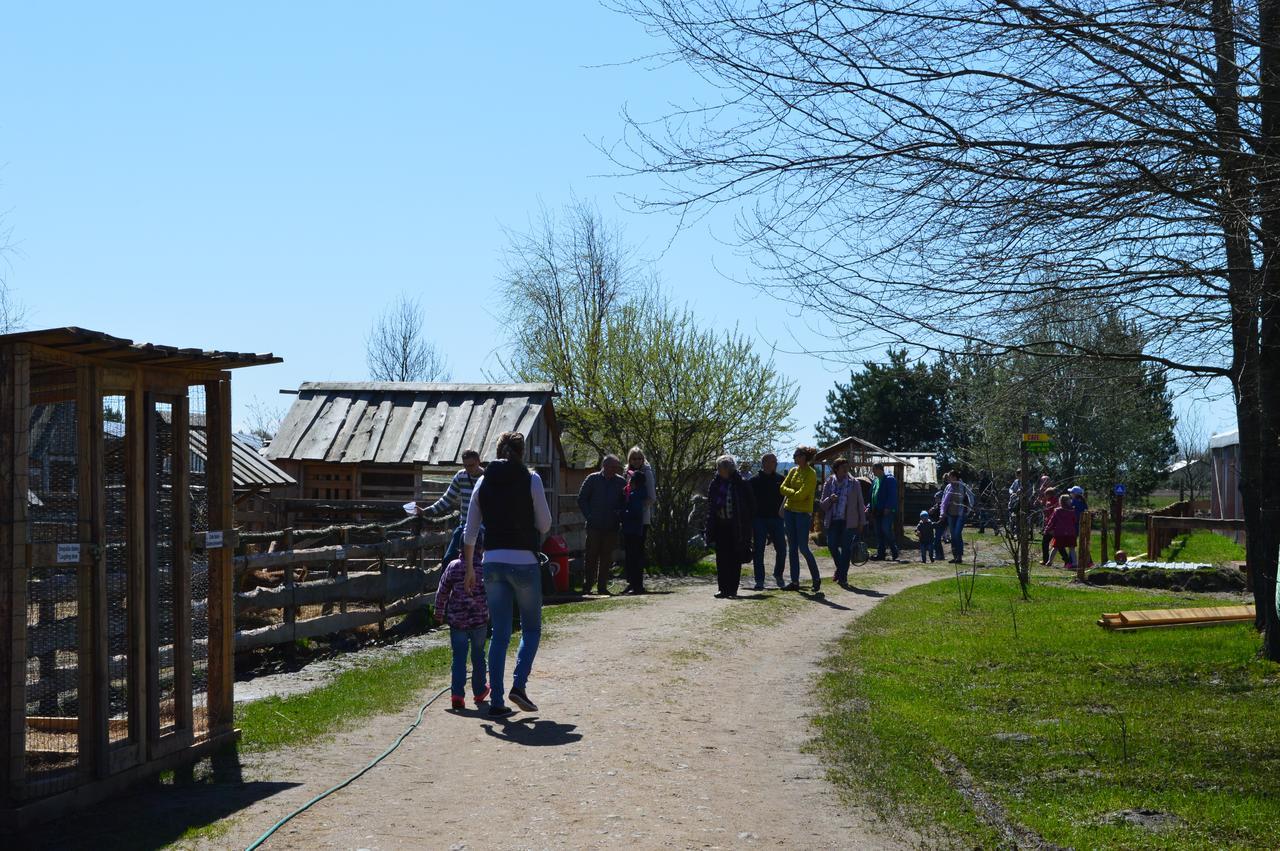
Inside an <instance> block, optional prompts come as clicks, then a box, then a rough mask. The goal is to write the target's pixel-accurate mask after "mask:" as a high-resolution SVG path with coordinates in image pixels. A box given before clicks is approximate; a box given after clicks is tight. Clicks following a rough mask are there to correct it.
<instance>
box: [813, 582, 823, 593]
mask: <svg viewBox="0 0 1280 851" xmlns="http://www.w3.org/2000/svg"><path fill="white" fill-rule="evenodd" d="M813 593H814V594H821V593H822V583H821V582H815V583H813Z"/></svg>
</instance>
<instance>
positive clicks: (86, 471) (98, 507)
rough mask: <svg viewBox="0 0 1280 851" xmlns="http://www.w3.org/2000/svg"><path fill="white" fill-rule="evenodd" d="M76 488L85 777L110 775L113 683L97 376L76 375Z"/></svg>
mask: <svg viewBox="0 0 1280 851" xmlns="http://www.w3.org/2000/svg"><path fill="white" fill-rule="evenodd" d="M76 424H77V428H78V432H77V435H76V472H77V481H76V486H77V488H78V489H79V506H78V513H79V515H80V519H79V524H78V526H77V528H78V530H79V531H78V537H79V539H80V546H81V547H82V548H86V547H87V548H88V549H89V552H88V553H84V552H82V553H81V561H80V602H79V612H80V654H79V656H80V662H79V664H80V729H79V732H80V735H79V749H80V767H81V771H82V772H84V773H86V774H92V776H95V777H106V776H107V774H109V773H110V770H111V765H110V755H109V740H108V736H107V717H108V715H109V714H110V713H109V707H110V697H109V695H110V683H109V682H108V674H107V657H108V656H110V654H111V649H110V642H109V640H108V636H107V553H106V550H105V549H104V548H103V544H104V543H105V541H106V511H105V504H104V494H103V484H102V482H103V479H102V399H101V398H100V397H99V395H98V371H97V369H96V368H94V367H79V368H78V369H77V370H76Z"/></svg>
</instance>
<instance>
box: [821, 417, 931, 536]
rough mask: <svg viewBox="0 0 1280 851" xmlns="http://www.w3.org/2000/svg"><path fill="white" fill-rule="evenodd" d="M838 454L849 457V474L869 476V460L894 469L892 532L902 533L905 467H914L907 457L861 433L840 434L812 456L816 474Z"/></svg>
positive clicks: (900, 534) (823, 472)
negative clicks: (895, 487) (895, 503)
mask: <svg viewBox="0 0 1280 851" xmlns="http://www.w3.org/2000/svg"><path fill="white" fill-rule="evenodd" d="M837 458H847V459H848V460H849V474H850V475H852V476H867V477H870V476H871V465H872V464H884V465H885V466H886V467H891V468H892V469H893V477H894V478H895V479H897V480H898V514H897V518H896V519H895V521H894V527H893V533H894V534H895V535H897V536H898V538H901V537H902V533H903V524H902V519H903V518H902V511H903V508H904V507H905V505H906V495H907V487H906V485H907V481H906V471H907V467H914V466H915V465H914V464H912V463H911V462H910V461H908V460H906V459H905V458H901V457H899V456H897V455H894V454H893V453H892V452H890V451H889V450H887V449H881V448H880V447H879V446H876V445H875V444H874V443H871V442H870V441H866V440H863V439H862V438H860V437H854V436H852V435H851V436H849V437H842V438H840V439H839V440H837V441H836V442H835V443H833V444H831V445H830V446H824V447H823V448H822V449H819V450H818V454H817V455H815V456H814V458H813V463H814V465H815V466H818V467H819V468H820V472H819V478H820V479H821V478H822V477H824V476H825V474H826V472H827V469H826V468H827V465H828V464H830V463H831V462H832V461H834V460H835V459H837Z"/></svg>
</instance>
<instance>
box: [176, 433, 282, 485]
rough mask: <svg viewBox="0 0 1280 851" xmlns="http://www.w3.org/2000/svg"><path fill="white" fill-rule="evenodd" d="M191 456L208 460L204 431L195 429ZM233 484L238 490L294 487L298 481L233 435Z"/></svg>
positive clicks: (192, 435)
mask: <svg viewBox="0 0 1280 851" xmlns="http://www.w3.org/2000/svg"><path fill="white" fill-rule="evenodd" d="M188 434H190V435H191V454H193V455H196V456H199V457H200V458H201V459H202V460H203V459H205V458H207V457H208V455H207V454H206V453H207V452H208V445H207V444H206V443H205V432H204V429H198V428H193V429H191V431H190V432H188ZM231 483H232V484H233V485H234V486H235V487H237V488H253V487H271V486H273V485H293V484H297V480H296V479H294V478H293V476H290V475H289V474H288V473H286V472H285V471H284V470H281V469H280V468H279V467H277V466H276V465H275V464H272V463H271V462H270V461H268V460H267V459H266V458H263V457H262V456H261V455H259V454H258V450H257V449H254V448H253V446H252V445H250V444H248V443H246V442H244V441H243V440H241V439H240V438H239V437H237V436H236V435H234V434H233V435H231Z"/></svg>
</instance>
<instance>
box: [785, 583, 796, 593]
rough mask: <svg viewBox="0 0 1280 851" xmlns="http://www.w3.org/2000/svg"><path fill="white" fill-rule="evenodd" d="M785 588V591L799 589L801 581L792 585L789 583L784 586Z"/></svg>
mask: <svg viewBox="0 0 1280 851" xmlns="http://www.w3.org/2000/svg"><path fill="white" fill-rule="evenodd" d="M783 590H784V591H799V590H800V583H799V582H792V583H791V584H790V585H788V586H787V587H786V588H784V589H783Z"/></svg>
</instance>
